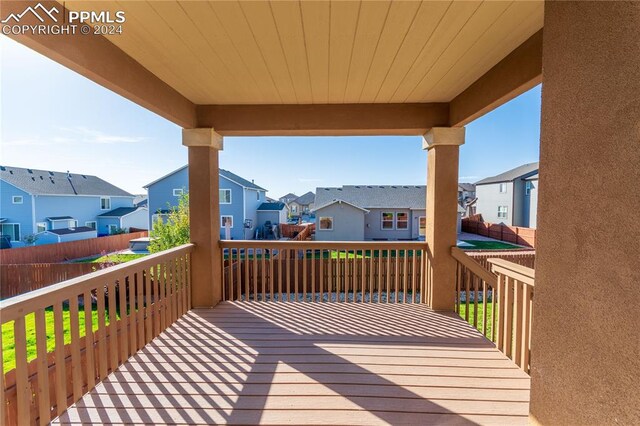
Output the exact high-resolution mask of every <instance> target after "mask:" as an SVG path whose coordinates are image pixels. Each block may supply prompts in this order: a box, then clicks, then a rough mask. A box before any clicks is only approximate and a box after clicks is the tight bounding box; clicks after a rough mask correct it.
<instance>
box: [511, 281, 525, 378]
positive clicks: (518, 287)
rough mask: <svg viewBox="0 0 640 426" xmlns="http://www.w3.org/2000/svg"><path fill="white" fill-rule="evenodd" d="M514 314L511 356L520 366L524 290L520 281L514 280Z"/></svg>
mask: <svg viewBox="0 0 640 426" xmlns="http://www.w3.org/2000/svg"><path fill="white" fill-rule="evenodd" d="M513 285H514V305H513V307H514V309H513V310H514V314H515V324H514V330H513V340H514V344H513V346H514V349H515V353H514V356H513V360H514V361H515V362H516V364H518V366H519V367H522V322H523V321H522V313H523V312H522V299H523V297H522V292H523V290H524V288H523V287H524V285H523V284H522V283H521V282H520V281H515V280H514V283H513Z"/></svg>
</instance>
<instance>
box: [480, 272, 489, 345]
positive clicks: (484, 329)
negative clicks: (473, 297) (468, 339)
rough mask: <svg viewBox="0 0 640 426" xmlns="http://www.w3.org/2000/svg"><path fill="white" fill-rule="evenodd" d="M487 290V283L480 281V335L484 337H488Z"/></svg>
mask: <svg viewBox="0 0 640 426" xmlns="http://www.w3.org/2000/svg"><path fill="white" fill-rule="evenodd" d="M487 291H488V288H487V282H486V281H485V280H482V334H483V335H484V336H485V337H489V336H487V316H488V315H487V313H488V311H489V309H488V303H489V302H488V300H489V299H488V297H489V295H488V294H487Z"/></svg>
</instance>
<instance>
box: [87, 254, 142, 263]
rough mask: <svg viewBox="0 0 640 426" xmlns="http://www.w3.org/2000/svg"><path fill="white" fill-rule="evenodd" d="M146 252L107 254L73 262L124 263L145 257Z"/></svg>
mask: <svg viewBox="0 0 640 426" xmlns="http://www.w3.org/2000/svg"><path fill="white" fill-rule="evenodd" d="M145 256H146V254H140V253H134V254H118V253H116V254H107V255H104V256H96V257H92V258H89V259H82V260H78V261H76V262H75V263H125V262H130V261H132V260H136V259H140V258H141V257H145Z"/></svg>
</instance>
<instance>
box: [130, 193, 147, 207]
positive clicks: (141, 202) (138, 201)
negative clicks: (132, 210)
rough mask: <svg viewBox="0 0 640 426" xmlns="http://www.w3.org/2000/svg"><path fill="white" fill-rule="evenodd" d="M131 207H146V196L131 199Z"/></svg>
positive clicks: (140, 195)
mask: <svg viewBox="0 0 640 426" xmlns="http://www.w3.org/2000/svg"><path fill="white" fill-rule="evenodd" d="M133 205H134V206H136V207H148V205H149V203H148V199H147V194H137V195H136V196H135V198H134V199H133Z"/></svg>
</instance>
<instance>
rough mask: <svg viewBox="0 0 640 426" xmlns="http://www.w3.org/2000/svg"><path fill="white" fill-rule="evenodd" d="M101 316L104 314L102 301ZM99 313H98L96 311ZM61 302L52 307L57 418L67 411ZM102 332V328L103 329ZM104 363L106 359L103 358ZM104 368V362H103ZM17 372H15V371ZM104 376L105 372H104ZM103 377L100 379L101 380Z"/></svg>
mask: <svg viewBox="0 0 640 426" xmlns="http://www.w3.org/2000/svg"><path fill="white" fill-rule="evenodd" d="M102 304H103V314H104V299H103V301H102ZM98 312H99V311H98ZM62 319H63V318H62V301H59V302H56V303H55V304H54V305H53V328H54V335H55V349H54V350H55V360H56V361H55V362H56V374H55V377H56V386H55V388H56V414H57V415H58V416H59V415H61V414H62V413H63V412H64V411H65V410H66V409H67V369H66V366H65V360H64V358H65V356H64V323H63V322H62ZM103 330H104V328H103ZM105 361H106V358H105ZM105 367H106V362H105ZM16 371H17V370H16ZM105 376H106V372H105ZM103 378H104V377H102V376H101V377H100V379H103Z"/></svg>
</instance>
